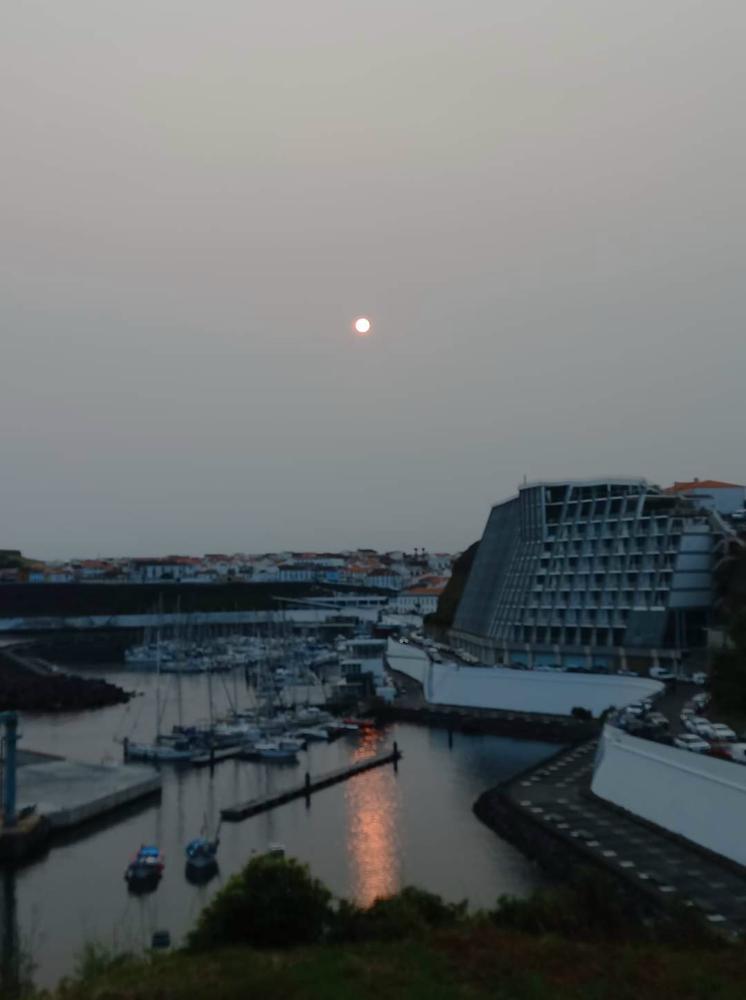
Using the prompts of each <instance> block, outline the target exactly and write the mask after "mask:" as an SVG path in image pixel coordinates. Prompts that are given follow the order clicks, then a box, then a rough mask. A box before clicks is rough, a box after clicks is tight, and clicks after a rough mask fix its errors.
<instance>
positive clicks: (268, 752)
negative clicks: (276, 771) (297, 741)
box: [254, 742, 298, 760]
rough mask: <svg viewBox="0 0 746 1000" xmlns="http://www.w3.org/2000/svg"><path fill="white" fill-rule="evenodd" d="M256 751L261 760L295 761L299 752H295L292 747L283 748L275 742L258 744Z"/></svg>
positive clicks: (255, 746) (255, 747)
mask: <svg viewBox="0 0 746 1000" xmlns="http://www.w3.org/2000/svg"><path fill="white" fill-rule="evenodd" d="M254 751H255V752H256V753H257V754H258V755H259V757H260V759H261V760H295V759H296V757H297V755H298V751H297V750H293V749H292V748H291V747H281V746H280V744H279V743H275V742H266V743H256V744H255V745H254Z"/></svg>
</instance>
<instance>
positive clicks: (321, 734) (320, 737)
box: [298, 726, 329, 743]
mask: <svg viewBox="0 0 746 1000" xmlns="http://www.w3.org/2000/svg"><path fill="white" fill-rule="evenodd" d="M298 736H302V737H303V739H305V740H309V741H316V742H322V741H323V742H325V743H326V742H328V740H329V730H328V729H325V728H324V727H323V726H310V727H309V728H308V729H299V730H298Z"/></svg>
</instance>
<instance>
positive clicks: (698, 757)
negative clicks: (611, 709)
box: [592, 726, 746, 865]
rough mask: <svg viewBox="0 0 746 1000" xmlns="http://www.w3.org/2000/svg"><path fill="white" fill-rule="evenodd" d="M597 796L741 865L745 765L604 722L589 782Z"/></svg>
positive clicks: (745, 848) (745, 859)
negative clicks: (607, 724)
mask: <svg viewBox="0 0 746 1000" xmlns="http://www.w3.org/2000/svg"><path fill="white" fill-rule="evenodd" d="M592 788H593V791H594V792H595V793H596V795H599V796H600V797H601V798H604V799H606V800H608V801H609V802H613V803H614V804H615V805H617V806H621V807H622V808H624V809H627V810H629V812H631V813H635V814H636V815H638V816H641V817H643V819H646V820H649V821H650V822H651V823H656V824H657V825H658V826H662V827H664V828H665V829H666V830H670V831H671V832H672V833H676V834H679V835H680V836H682V837H686V838H687V840H691V841H693V842H694V843H695V844H699V845H700V846H702V847H706V848H708V849H709V850H711V851H715V852H716V853H717V854H722V855H724V856H725V857H727V858H730V859H731V860H732V861H737V862H738V863H739V864H742V865H746V836H744V826H743V819H744V816H746V767H744V766H743V765H742V764H734V763H731V762H730V761H726V760H719V759H718V758H716V757H707V756H705V755H702V754H696V753H691V752H690V751H689V750H679V749H678V748H677V747H668V746H663V745H662V744H660V743H651V742H650V741H649V740H641V739H638V738H637V737H635V736H630V735H629V734H628V733H625V732H623V731H622V730H621V729H617V728H616V727H615V726H605V727H604V731H603V735H602V738H601V742H600V744H599V750H598V756H597V758H596V770H595V773H594V776H593V783H592Z"/></svg>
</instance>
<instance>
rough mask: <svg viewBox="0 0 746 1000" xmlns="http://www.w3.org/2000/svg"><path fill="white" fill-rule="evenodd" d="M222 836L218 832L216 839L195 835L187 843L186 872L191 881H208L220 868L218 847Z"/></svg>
mask: <svg viewBox="0 0 746 1000" xmlns="http://www.w3.org/2000/svg"><path fill="white" fill-rule="evenodd" d="M219 846H220V837H219V836H218V835H217V834H216V835H215V839H214V840H208V839H207V837H195V838H194V840H190V841H189V843H188V844H187V845H186V848H185V853H186V867H185V874H186V877H187V879H188V880H189V881H190V882H206V881H207V880H208V879H210V878H212V876H213V875H214V874H215V873H216V872H217V870H218V847H219Z"/></svg>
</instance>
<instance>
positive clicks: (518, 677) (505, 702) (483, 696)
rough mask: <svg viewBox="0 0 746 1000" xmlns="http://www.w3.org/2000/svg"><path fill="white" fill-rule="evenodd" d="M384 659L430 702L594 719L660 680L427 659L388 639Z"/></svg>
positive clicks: (645, 694)
mask: <svg viewBox="0 0 746 1000" xmlns="http://www.w3.org/2000/svg"><path fill="white" fill-rule="evenodd" d="M386 659H387V661H388V663H389V665H390V666H391V668H392V669H393V670H396V671H398V672H399V673H403V674H406V675H407V676H408V677H411V678H412V679H413V680H416V681H418V683H420V684H421V685H422V690H423V694H424V697H425V700H426V701H427V702H428V704H430V705H451V706H458V707H461V708H491V709H502V710H505V711H514V712H534V713H538V714H545V715H570V714H571V713H572V710H573V708H584V709H586V710H587V711H589V712H591V714H592V715H593V716H595V717H598V716H599V715H601V713H602V712H604V711H605V710H606V709H608V708H612V707H616V708H620V707H622V706H624V705H629V704H631V703H633V702H636V701H640V700H642V699H645V698H652V697H655V696H656V695H658V694H660V693H661V692H662V691H663V688H664V686H663V684H662V683H661V682H660V681H654V680H650V679H648V678H645V677H625V676H620V675H618V674H611V675H607V674H574V673H572V674H571V673H559V672H558V673H553V672H544V671H539V670H511V669H509V668H505V667H466V666H461V665H458V664H454V663H432V662H431V661H430V659H429V657H428V656H427V653H425V651H424V650H422V649H420V648H419V647H417V646H413V645H411V644H410V645H403V644H402V643H399V642H396V641H394V640H389V644H388V648H387V651H386Z"/></svg>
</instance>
